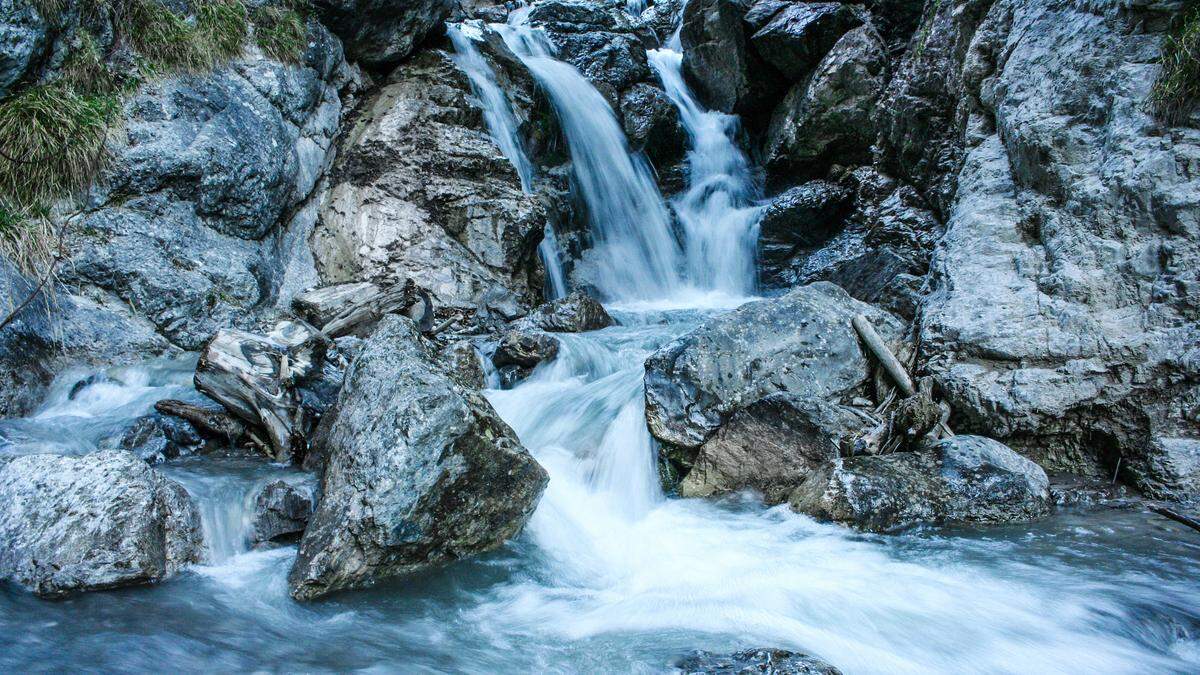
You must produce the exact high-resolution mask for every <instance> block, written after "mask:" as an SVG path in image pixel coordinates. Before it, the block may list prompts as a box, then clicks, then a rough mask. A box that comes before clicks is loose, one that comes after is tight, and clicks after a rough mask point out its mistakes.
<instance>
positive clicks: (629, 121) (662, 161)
mask: <svg viewBox="0 0 1200 675" xmlns="http://www.w3.org/2000/svg"><path fill="white" fill-rule="evenodd" d="M621 117H622V119H623V121H624V126H625V136H626V137H627V138H628V139H629V144H630V146H631V147H632V148H633V149H635V150H642V151H644V152H645V153H646V156H647V157H648V158H650V161H651V163H653V164H654V166H656V167H665V166H667V165H669V164H670V163H671V162H674V161H676V160H678V159H680V157H681V156H682V155H683V150H684V148H685V147H687V133H686V132H685V131H684V129H683V126H682V125H680V123H679V110H678V109H677V108H676V107H675V104H673V103H671V99H669V98H667V94H666V93H665V92H664V91H663V90H662V89H659V88H658V87H652V86H650V85H648V84H645V83H638V84H635V85H633V86H632V87H630V88H629V89H627V90H626V91H625V93H623V94H621Z"/></svg>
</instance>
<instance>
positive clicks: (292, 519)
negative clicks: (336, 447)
mask: <svg viewBox="0 0 1200 675" xmlns="http://www.w3.org/2000/svg"><path fill="white" fill-rule="evenodd" d="M315 487H316V486H315V485H309V484H300V485H297V484H294V483H289V482H288V481H284V480H277V481H273V482H271V483H267V484H266V485H264V486H263V487H262V489H261V490H259V492H258V494H257V495H255V497H254V516H253V520H252V523H253V525H252V527H253V530H254V533H253V535H252V536H251V539H252V541H253V542H254V543H256V544H263V543H267V542H270V541H277V540H281V539H290V538H295V537H299V536H300V535H301V534H302V533H303V532H304V528H305V527H306V526H307V525H308V520H309V518H310V517H311V516H312V512H313V505H314V503H315V502H316V494H315V492H316V490H315Z"/></svg>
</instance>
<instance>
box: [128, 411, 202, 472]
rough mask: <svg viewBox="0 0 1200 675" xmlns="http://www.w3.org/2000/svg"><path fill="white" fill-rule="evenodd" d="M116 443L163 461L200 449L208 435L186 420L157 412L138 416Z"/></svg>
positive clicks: (145, 457) (146, 457) (150, 459)
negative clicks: (204, 437)
mask: <svg viewBox="0 0 1200 675" xmlns="http://www.w3.org/2000/svg"><path fill="white" fill-rule="evenodd" d="M116 445H117V447H119V448H120V449H122V450H128V451H129V452H132V453H133V454H135V455H137V456H138V457H141V458H142V459H143V460H145V461H146V462H148V463H150V464H161V463H162V462H165V461H166V460H168V459H176V458H178V457H181V456H183V455H188V454H191V453H193V452H196V451H197V450H199V449H200V448H202V447H203V446H204V439H203V438H201V437H200V434H199V433H197V431H196V429H195V427H193V426H192V425H191V424H190V423H188V422H187V421H186V420H184V419H181V418H179V417H172V416H170V415H163V414H159V413H153V414H150V415H143V416H142V417H139V418H137V419H136V420H134V422H133V425H132V426H130V427H129V428H128V429H126V430H125V432H124V433H123V434H122V435H121V438H120V439H119V440H118V441H117V444H116Z"/></svg>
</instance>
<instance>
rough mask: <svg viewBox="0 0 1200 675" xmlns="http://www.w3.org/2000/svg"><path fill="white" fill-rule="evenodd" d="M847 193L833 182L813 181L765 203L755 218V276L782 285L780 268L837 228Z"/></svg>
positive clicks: (846, 207) (844, 213) (842, 221)
mask: <svg viewBox="0 0 1200 675" xmlns="http://www.w3.org/2000/svg"><path fill="white" fill-rule="evenodd" d="M851 196H852V195H851V192H850V190H848V189H847V188H844V187H841V186H839V185H838V184H836V183H831V182H829V181H823V180H815V181H809V182H807V183H804V184H802V185H797V186H796V187H793V188H790V189H788V190H785V191H784V192H782V193H780V194H779V195H777V196H775V197H774V198H773V199H772V200H771V202H770V203H769V204H767V206H766V208H765V209H763V212H762V216H761V217H760V219H759V221H758V223H759V238H758V260H759V279H760V281H761V282H762V284H763V285H764V286H767V287H778V286H782V285H784V284H785V283H786V281H787V278H786V276H785V274H784V271H785V270H787V269H788V268H789V267H790V266H791V265H792V261H793V260H794V259H795V258H796V257H797V256H798V255H800V254H801V253H802V252H803V251H804V250H806V249H813V248H816V247H819V246H821V245H822V244H824V243H825V242H826V241H828V240H829V239H830V238H831V237H832V236H833V235H835V234H837V233H838V232H839V231H841V229H842V227H844V226H845V220H846V216H847V215H849V211H850V206H851Z"/></svg>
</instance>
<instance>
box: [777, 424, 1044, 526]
mask: <svg viewBox="0 0 1200 675" xmlns="http://www.w3.org/2000/svg"><path fill="white" fill-rule="evenodd" d="M789 502H790V504H791V507H792V509H793V510H795V511H798V512H800V513H807V514H809V515H811V516H814V517H816V518H821V519H826V520H832V521H835V522H839V523H845V524H847V525H851V526H853V527H855V528H858V529H861V530H867V531H871V532H888V531H893V530H897V529H902V528H905V527H910V526H912V525H916V524H919V523H934V524H946V523H972V524H975V523H1007V522H1021V521H1027V520H1034V519H1036V518H1041V517H1043V516H1046V515H1048V514H1049V513H1050V509H1051V506H1052V505H1053V500H1052V499H1051V496H1050V481H1049V479H1048V478H1047V477H1046V472H1045V471H1043V470H1042V468H1041V467H1039V466H1038V465H1037V464H1034V463H1033V462H1032V461H1030V460H1028V459H1026V458H1024V457H1022V456H1021V455H1018V454H1017V453H1015V452H1013V451H1012V450H1011V449H1009V448H1008V446H1006V445H1004V444H1003V443H1000V442H998V441H994V440H992V439H990V438H983V437H981V436H954V437H951V438H946V439H943V440H941V441H938V442H937V443H935V444H933V445H932V446H931V447H929V448H927V449H922V450H918V451H915V452H896V453H892V454H889V455H877V456H860V457H850V458H846V459H836V460H834V461H832V462H830V463H828V464H826V465H825V466H824V467H823V468H822V469H821V470H819V471H816V472H814V473H813V474H812V475H810V476H809V478H808V479H807V480H805V481H804V482H803V483H802V484H801V485H800V486H799V487H797V488H796V490H795V492H793V493H792V495H791V497H790V498H789Z"/></svg>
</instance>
